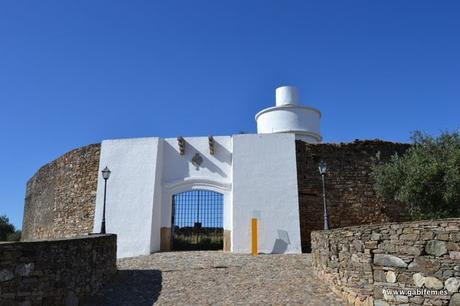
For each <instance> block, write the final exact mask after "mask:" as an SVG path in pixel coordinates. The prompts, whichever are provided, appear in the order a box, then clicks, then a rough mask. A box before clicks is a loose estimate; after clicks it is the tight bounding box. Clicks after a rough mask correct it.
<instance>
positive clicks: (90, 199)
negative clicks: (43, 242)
mask: <svg viewBox="0 0 460 306" xmlns="http://www.w3.org/2000/svg"><path fill="white" fill-rule="evenodd" d="M99 155H100V144H92V145H88V146H85V147H81V148H78V149H75V150H72V151H70V152H68V153H66V154H64V155H63V156H61V157H59V158H58V159H56V160H54V161H52V162H50V163H49V164H47V165H45V166H43V167H42V168H40V170H38V171H37V173H36V174H35V175H34V176H33V177H32V178H31V179H30V180H29V181H28V182H27V191H26V199H25V205H24V220H23V225H22V240H36V239H56V238H63V237H72V236H78V235H83V234H87V233H91V232H92V229H93V220H94V209H95V205H96V188H97V175H98V168H99Z"/></svg>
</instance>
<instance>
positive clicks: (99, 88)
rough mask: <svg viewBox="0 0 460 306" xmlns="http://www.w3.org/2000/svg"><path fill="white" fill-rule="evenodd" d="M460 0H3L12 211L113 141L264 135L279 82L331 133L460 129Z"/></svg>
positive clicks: (2, 194) (4, 140)
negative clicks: (43, 178)
mask: <svg viewBox="0 0 460 306" xmlns="http://www.w3.org/2000/svg"><path fill="white" fill-rule="evenodd" d="M459 15H460V2H459V1H434V0H433V1H424V0H418V1H400V0H395V1H390V0H387V1H343V0H337V1H305V0H303V1H280V0H278V1H267V0H264V1H247V0H246V1H235V0H232V1H215V0H213V1H211V0H209V1H201V0H194V1H44V0H42V1H21V0H16V1H1V2H0V137H1V150H0V214H7V215H8V216H9V217H10V219H11V220H12V221H13V223H14V224H15V225H16V226H19V227H20V226H21V223H22V212H23V202H24V200H23V199H24V193H25V185H26V181H27V179H28V178H29V177H31V176H32V175H33V174H34V173H35V171H36V170H38V168H39V167H40V166H41V165H43V164H45V163H47V162H49V161H51V160H53V159H54V158H56V157H58V156H59V155H61V154H63V153H65V152H66V151H69V150H71V149H73V148H76V147H79V146H82V145H85V144H89V143H96V142H100V141H101V140H102V139H109V138H121V137H141V136H165V137H171V136H172V137H173V136H177V135H183V136H191V135H194V136H200V135H209V134H213V135H229V134H236V133H239V132H240V131H245V132H255V121H254V114H255V113H256V112H257V111H259V110H260V109H262V108H265V107H268V106H272V105H273V104H274V90H275V88H276V87H277V86H279V85H288V84H289V85H296V86H298V87H299V89H300V92H301V100H302V103H304V104H307V105H310V106H313V107H316V108H319V109H320V110H321V111H322V113H323V118H322V122H321V123H322V133H323V136H324V140H325V141H326V142H329V141H334V142H337V141H351V140H354V139H358V138H359V139H374V138H380V139H386V140H393V141H407V140H408V137H409V133H410V131H412V130H415V129H420V130H423V131H426V132H428V133H432V134H436V133H439V131H440V130H443V129H449V130H453V129H457V128H459V125H460V124H459V113H460V18H458V16H459Z"/></svg>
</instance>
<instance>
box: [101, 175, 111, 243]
mask: <svg viewBox="0 0 460 306" xmlns="http://www.w3.org/2000/svg"><path fill="white" fill-rule="evenodd" d="M101 172H102V177H103V178H104V206H103V208H102V224H101V234H105V202H106V194H107V180H108V179H109V177H110V170H109V168H107V167H105V168H104V170H102V171H101Z"/></svg>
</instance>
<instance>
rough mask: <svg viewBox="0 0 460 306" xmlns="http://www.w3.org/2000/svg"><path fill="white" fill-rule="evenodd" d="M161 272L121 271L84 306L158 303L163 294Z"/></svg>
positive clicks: (149, 305) (85, 301)
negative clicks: (161, 293)
mask: <svg viewBox="0 0 460 306" xmlns="http://www.w3.org/2000/svg"><path fill="white" fill-rule="evenodd" d="M161 282H162V276H161V271H159V270H119V271H118V272H117V274H116V276H115V277H114V279H113V280H112V281H110V282H109V283H107V284H106V286H104V287H103V288H102V289H101V290H99V291H98V292H97V294H95V295H93V296H91V297H88V298H86V299H85V300H84V301H82V305H87V306H96V305H98V306H100V305H145V306H147V305H148V306H151V305H153V303H155V302H156V300H157V299H158V297H159V296H160V292H161V287H162V286H161Z"/></svg>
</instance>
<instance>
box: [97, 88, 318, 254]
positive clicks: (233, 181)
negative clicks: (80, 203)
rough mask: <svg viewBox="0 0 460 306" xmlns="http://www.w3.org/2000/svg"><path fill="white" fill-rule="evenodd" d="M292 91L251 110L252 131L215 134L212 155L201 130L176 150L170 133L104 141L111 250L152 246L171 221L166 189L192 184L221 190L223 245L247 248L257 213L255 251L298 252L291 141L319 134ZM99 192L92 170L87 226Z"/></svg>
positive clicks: (313, 113)
mask: <svg viewBox="0 0 460 306" xmlns="http://www.w3.org/2000/svg"><path fill="white" fill-rule="evenodd" d="M297 97H298V93H297V91H296V89H295V88H293V87H282V88H281V89H278V90H277V106H276V107H273V108H270V109H268V111H267V110H265V113H264V111H261V112H259V114H258V115H257V117H256V120H257V124H258V134H239V135H233V136H214V137H213V143H214V152H213V154H211V152H210V144H209V139H208V137H184V138H183V140H184V143H185V146H184V152H183V155H181V154H180V153H181V152H180V148H179V143H178V139H176V138H158V137H150V138H135V139H116V140H105V141H103V142H102V146H101V156H100V164H99V169H103V168H104V167H106V166H107V167H109V168H110V170H111V171H112V173H111V176H110V179H109V181H108V189H107V207H106V220H107V221H106V222H107V223H106V226H107V232H111V233H116V234H117V235H118V257H129V256H137V255H145V254H150V253H152V252H156V251H159V250H160V248H161V240H162V239H163V238H162V231H164V230H168V229H170V228H171V227H172V224H171V214H172V205H171V204H172V197H173V195H174V194H177V193H180V192H184V191H189V190H194V189H200V190H211V191H216V192H219V193H221V194H222V195H223V202H224V204H223V206H224V209H223V228H224V230H225V232H227V233H229V235H230V237H229V239H230V245H229V248H228V251H232V252H237V253H249V252H250V251H251V239H250V237H251V236H250V235H251V233H250V222H251V218H253V217H256V218H257V219H258V222H259V223H258V233H259V248H258V250H259V252H261V253H300V252H301V243H300V225H299V203H298V188H297V169H296V152H295V140H296V139H303V140H305V141H309V142H312V143H316V142H319V141H321V135H320V130H319V119H320V116H321V115H320V113H319V111H317V110H315V109H312V108H308V107H304V106H301V105H299V104H298V99H297ZM286 112H289V115H286ZM266 114H271V115H270V116H272V117H265V116H266ZM273 114H274V117H273ZM196 154H199V156H201V158H202V163H201V165H199V166H198V167H197V166H196V165H193V164H192V162H191V160H192V158H193V157H194V156H195V155H196ZM103 197H104V180H103V178H102V175H101V174H99V179H98V187H97V196H96V211H95V220H94V232H99V230H100V224H101V219H102V206H103Z"/></svg>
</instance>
